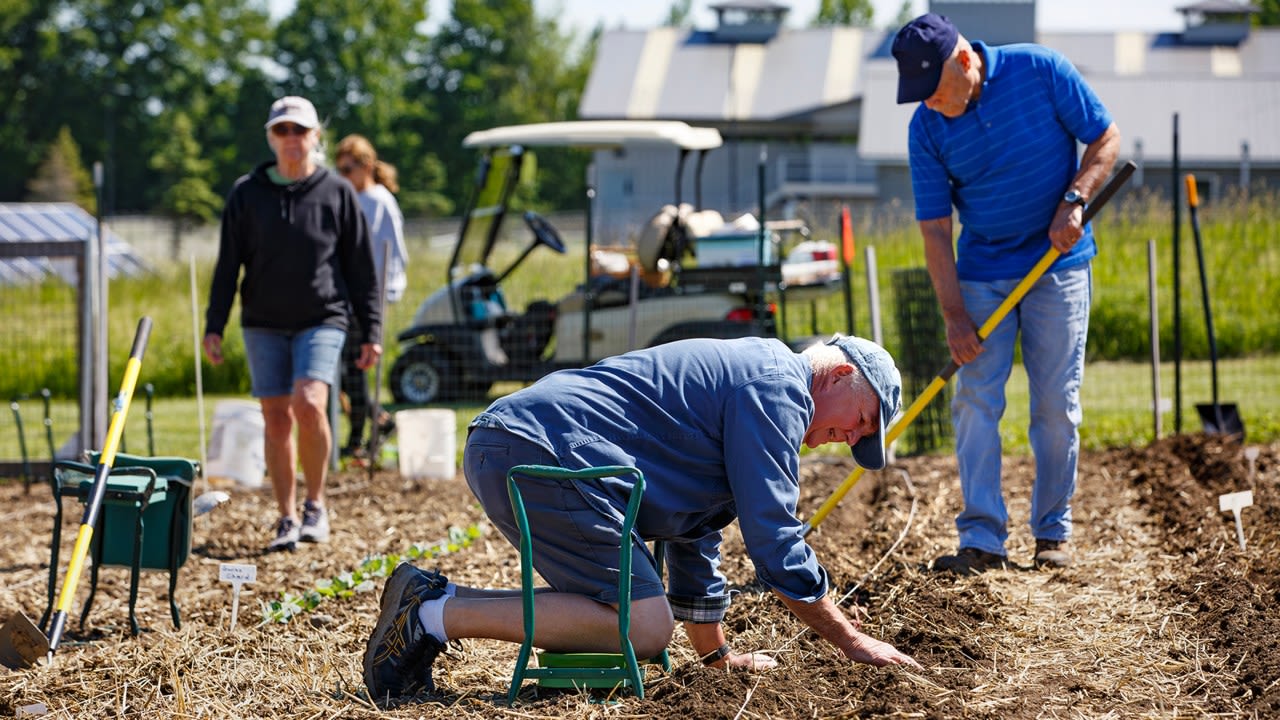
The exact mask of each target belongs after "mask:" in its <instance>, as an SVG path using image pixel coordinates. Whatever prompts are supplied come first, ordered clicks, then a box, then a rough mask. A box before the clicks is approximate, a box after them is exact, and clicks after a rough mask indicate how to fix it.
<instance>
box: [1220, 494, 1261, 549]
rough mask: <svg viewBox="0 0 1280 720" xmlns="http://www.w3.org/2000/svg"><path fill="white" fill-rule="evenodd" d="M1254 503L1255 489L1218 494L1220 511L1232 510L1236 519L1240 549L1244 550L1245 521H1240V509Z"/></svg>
mask: <svg viewBox="0 0 1280 720" xmlns="http://www.w3.org/2000/svg"><path fill="white" fill-rule="evenodd" d="M1251 505H1253V491H1252V490H1245V491H1244V492H1233V493H1227V494H1226V495H1219V496H1218V512H1230V513H1231V514H1232V515H1233V516H1234V517H1235V520H1236V540H1238V541H1239V542H1240V549H1241V550H1244V523H1242V522H1240V511H1241V510H1243V509H1245V508H1247V507H1249V506H1251Z"/></svg>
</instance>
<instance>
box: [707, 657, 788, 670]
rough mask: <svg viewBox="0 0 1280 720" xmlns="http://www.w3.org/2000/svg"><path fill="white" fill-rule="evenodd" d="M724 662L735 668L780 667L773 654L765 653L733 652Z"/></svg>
mask: <svg viewBox="0 0 1280 720" xmlns="http://www.w3.org/2000/svg"><path fill="white" fill-rule="evenodd" d="M724 663H726V664H727V665H728V667H730V668H732V669H734V670H772V669H774V668H776V667H778V661H777V660H774V659H773V656H772V655H765V654H764V653H742V654H738V653H732V654H730V655H729V656H728V657H726V658H725V659H724ZM712 667H716V666H715V665H712Z"/></svg>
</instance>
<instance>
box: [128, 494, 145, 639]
mask: <svg viewBox="0 0 1280 720" xmlns="http://www.w3.org/2000/svg"><path fill="white" fill-rule="evenodd" d="M145 529H146V528H145V527H144V526H143V523H142V511H141V510H139V511H138V523H137V525H135V526H134V532H133V566H132V567H130V568H129V634H131V635H133V637H138V633H140V632H142V628H141V627H139V625H138V613H137V605H138V575H139V574H140V573H141V566H142V537H143V535H142V533H143V531H144V530H145Z"/></svg>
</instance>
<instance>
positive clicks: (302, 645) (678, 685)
mask: <svg viewBox="0 0 1280 720" xmlns="http://www.w3.org/2000/svg"><path fill="white" fill-rule="evenodd" d="M851 469H852V466H851V465H850V464H849V463H848V462H847V461H846V460H844V459H842V458H837V457H832V456H807V457H806V461H805V464H804V466H803V467H802V483H803V487H804V488H805V497H804V499H803V501H802V505H801V510H802V512H803V513H805V516H806V517H807V516H808V515H809V514H811V513H812V512H813V510H815V509H816V508H817V507H818V505H819V504H820V503H821V502H822V501H823V500H825V499H826V498H827V497H828V496H829V495H830V493H831V492H832V491H833V490H834V489H835V488H836V486H837V485H839V483H840V482H841V481H842V480H843V479H844V478H845V477H846V475H847V474H848V472H849V471H850V470H851ZM1033 474H1034V464H1033V462H1032V461H1031V460H1030V459H1029V458H1007V459H1006V462H1005V494H1006V497H1007V498H1008V500H1009V511H1010V528H1011V538H1010V541H1009V546H1008V549H1009V553H1010V559H1011V560H1012V561H1014V563H1016V565H1017V567H1016V568H1015V569H1011V570H1008V571H1001V572H989V573H987V574H984V575H982V576H979V577H975V578H952V577H948V576H938V575H934V574H932V573H930V572H929V571H928V569H927V566H928V563H929V561H930V560H931V559H932V558H933V557H935V556H937V555H939V554H942V553H947V552H952V551H954V549H955V548H954V542H955V530H954V525H953V517H954V515H955V513H956V511H957V509H958V508H959V504H960V494H959V487H958V483H957V482H956V479H955V461H954V459H953V458H950V457H924V458H908V459H904V460H901V461H900V462H899V463H898V464H897V465H896V466H895V468H894V469H890V470H887V471H885V472H880V473H873V474H869V475H868V476H867V477H865V478H864V479H863V480H862V481H861V482H860V483H859V484H858V485H857V486H856V487H855V488H854V490H853V492H851V493H850V494H849V495H848V496H847V497H846V498H845V499H844V501H843V502H842V503H841V505H840V506H839V507H838V508H837V509H836V511H835V512H833V513H832V514H831V515H830V516H829V517H828V518H827V519H826V520H825V521H824V522H823V523H822V524H821V525H820V526H819V527H818V529H817V531H816V532H815V533H814V534H813V535H812V536H811V540H812V543H813V545H814V547H815V549H816V551H817V552H818V555H819V557H820V558H822V560H823V562H824V564H825V565H826V567H827V569H828V571H829V572H830V574H831V577H832V580H833V588H832V593H833V597H834V598H838V599H841V600H842V604H843V606H844V607H846V608H847V609H848V611H849V612H850V613H851V614H855V613H856V614H857V615H859V616H860V617H862V618H863V622H864V629H865V630H866V631H867V632H869V633H871V634H872V635H874V636H877V637H882V638H884V639H886V640H889V641H891V642H893V643H895V644H896V645H897V646H898V647H899V648H902V649H904V650H906V651H908V652H910V653H912V654H913V655H914V656H915V657H916V658H917V659H918V660H919V661H920V662H921V664H922V665H923V666H924V668H925V669H924V671H923V672H919V671H911V670H904V669H890V670H882V669H876V668H871V667H866V666H862V665H851V664H849V663H847V662H845V661H843V660H842V659H841V658H839V657H838V656H837V655H836V653H835V652H834V651H833V649H832V648H831V647H830V646H829V645H827V644H825V643H824V642H822V641H821V640H819V639H818V638H817V637H816V636H815V635H814V634H813V633H811V632H809V631H807V629H806V628H804V627H803V625H801V624H799V623H798V622H797V621H796V620H795V619H794V618H793V617H792V616H791V615H790V614H789V613H788V612H787V611H786V609H785V607H784V606H783V605H782V604H781V603H780V602H779V601H778V600H777V599H776V598H774V597H772V596H771V595H770V594H768V593H766V592H764V590H763V588H762V586H760V585H759V584H758V583H756V582H755V580H754V574H753V572H752V569H751V565H750V562H749V561H748V560H747V559H746V557H745V554H744V552H743V549H742V545H741V542H740V540H739V539H738V538H737V537H736V535H735V534H734V532H733V530H732V529H731V531H730V538H729V541H728V543H727V547H726V559H725V563H724V566H723V569H724V570H725V572H726V574H727V576H728V577H729V578H730V580H731V581H732V582H733V583H735V589H736V590H737V591H738V592H737V595H736V599H735V603H734V605H733V607H732V609H731V610H730V613H729V616H728V618H727V621H726V624H727V627H728V629H729V632H730V636H731V641H732V642H733V644H734V645H735V647H737V648H739V649H748V648H751V649H759V650H765V651H771V652H774V653H776V655H777V657H778V659H779V660H780V663H781V666H780V667H779V668H778V669H776V670H774V671H770V672H763V673H742V672H724V671H716V670H712V669H708V668H704V667H702V666H701V665H700V664H699V663H697V661H696V658H695V657H694V656H693V653H692V651H691V650H689V649H688V646H687V644H686V643H685V642H684V639H683V636H682V632H681V631H680V630H677V637H676V640H675V642H674V643H673V644H672V661H673V668H672V671H671V672H670V673H662V672H660V671H658V670H656V669H649V670H648V671H647V681H646V685H645V698H644V699H643V700H640V699H637V698H635V697H634V696H632V695H630V694H626V695H620V696H615V697H613V698H608V697H606V696H605V695H603V694H600V693H596V694H594V695H592V694H580V693H572V692H557V691H547V690H538V689H537V688H536V687H535V686H534V685H533V684H532V683H530V684H528V685H526V687H525V689H524V690H523V691H522V692H521V695H520V700H519V702H518V703H517V704H516V706H515V707H514V708H508V707H507V706H506V705H505V697H506V692H507V688H508V684H509V682H510V678H511V671H512V666H513V663H514V660H515V655H516V647H515V646H513V645H507V644H503V643H498V642H493V641H478V640H468V641H465V642H464V643H463V645H462V647H461V649H454V650H452V651H451V654H450V655H449V656H448V657H443V658H441V659H440V661H438V662H437V664H436V680H437V683H438V685H439V692H438V694H437V695H435V696H433V697H429V698H417V699H414V700H410V701H405V702H401V703H395V704H393V706H392V707H389V708H388V707H379V706H377V705H375V704H374V703H372V702H370V700H369V699H368V697H367V695H366V694H365V692H364V689H363V687H362V684H361V678H360V675H361V662H360V661H361V653H362V651H363V649H364V644H365V640H366V639H367V637H368V634H369V631H370V629H371V627H372V623H373V619H374V617H375V615H376V612H377V600H378V590H379V589H380V584H381V583H380V582H378V583H376V584H375V587H374V588H373V589H372V590H370V591H366V592H359V593H356V594H355V595H354V596H353V597H351V598H348V599H343V600H330V601H327V602H324V603H322V604H321V605H320V606H319V607H317V608H315V609H314V610H312V611H310V612H307V613H304V614H302V615H300V616H297V617H295V618H293V619H292V620H290V621H288V622H286V623H272V624H261V619H262V610H261V607H262V604H263V603H266V602H269V601H272V600H278V599H280V598H281V597H282V594H283V593H292V594H298V593H301V592H304V591H306V590H308V589H311V588H314V587H316V586H317V585H318V584H319V583H321V581H323V580H326V579H330V578H334V577H339V576H341V575H342V574H343V573H348V572H351V571H352V570H354V569H356V568H358V567H359V566H360V564H361V561H362V560H363V559H364V558H365V557H367V556H369V555H374V554H388V553H403V552H405V550H406V549H407V548H408V547H409V546H410V545H411V544H413V543H432V542H436V541H439V540H442V539H444V538H446V537H447V535H448V528H450V527H451V526H455V527H468V526H471V525H477V524H478V525H479V526H480V527H481V528H483V529H485V530H486V532H485V534H484V535H482V536H481V538H480V539H479V540H478V541H477V542H476V543H475V544H473V545H472V546H470V547H466V548H462V549H459V550H457V551H456V552H453V553H449V554H445V555H442V556H439V557H437V558H435V559H434V560H431V561H429V562H423V563H422V564H424V565H430V566H439V567H440V568H441V569H442V570H443V571H444V572H446V573H447V574H448V575H449V577H450V579H452V580H455V581H457V582H459V583H461V584H468V585H482V586H500V587H515V586H516V585H517V584H518V581H519V564H518V558H517V554H516V552H515V551H514V550H513V549H512V548H511V547H509V546H508V545H507V544H506V542H505V541H504V540H502V538H501V537H500V536H498V535H497V534H496V533H494V532H492V530H490V529H488V528H487V526H486V525H485V523H484V520H483V517H482V515H481V513H480V512H479V511H478V509H477V507H476V506H475V505H474V503H473V501H472V499H471V496H470V494H469V492H468V491H467V489H466V485H465V484H464V483H463V482H461V481H460V480H459V481H407V480H404V479H402V478H400V477H399V476H398V475H396V474H394V473H390V472H381V473H378V474H377V475H376V476H375V477H374V478H373V479H372V480H370V479H369V478H367V477H366V475H365V474H364V472H363V471H350V472H343V473H340V474H338V475H337V476H336V477H334V478H333V481H332V484H331V492H330V505H331V507H332V508H333V518H332V519H333V526H334V541H333V542H332V543H330V544H329V545H327V546H322V547H314V546H304V547H303V548H302V549H300V550H299V551H298V552H296V553H292V554H278V555H262V554H260V553H259V550H260V547H261V545H262V544H263V543H264V541H265V540H266V538H267V537H268V532H269V525H270V523H271V521H272V520H273V519H274V517H273V515H274V512H273V510H272V506H273V502H272V501H271V499H270V497H269V494H268V493H267V492H266V491H262V492H244V491H241V492H238V493H236V495H235V497H234V498H233V500H232V502H230V503H227V504H226V505H223V506H221V507H219V508H218V509H216V510H215V511H214V512H212V513H210V514H209V515H208V516H205V517H203V518H199V519H197V521H196V527H195V549H194V551H193V555H192V557H191V559H190V560H189V561H188V563H187V564H186V566H185V567H184V568H183V569H182V573H181V581H180V583H179V592H178V601H179V604H180V605H181V607H182V619H183V623H182V629H181V630H175V629H174V628H173V627H172V625H171V624H170V622H169V618H168V609H167V604H166V603H165V602H164V593H165V588H166V579H165V577H164V575H162V574H147V575H146V576H145V577H144V578H143V583H142V590H141V593H140V599H139V602H138V613H139V619H140V621H141V623H142V625H143V627H144V631H143V634H142V635H141V636H140V637H138V638H131V637H129V635H128V632H127V622H126V617H127V606H126V599H127V592H128V577H127V575H128V573H127V571H124V570H120V569H115V568H107V569H104V570H103V571H102V579H101V581H100V587H99V591H98V597H97V599H96V601H95V605H94V608H93V612H92V614H91V615H90V617H89V622H88V623H87V625H86V628H85V631H84V632H80V631H79V629H78V626H77V624H76V623H75V619H76V618H77V617H78V609H79V607H80V604H79V602H78V603H77V605H76V608H77V610H76V613H77V615H76V616H73V618H72V622H71V623H69V628H70V629H71V630H72V632H71V633H70V634H69V637H68V639H67V641H66V642H65V643H64V645H63V647H62V648H61V649H60V650H59V651H58V654H57V656H56V658H55V662H54V664H53V665H52V666H48V667H46V666H40V667H36V668H32V669H28V670H22V671H9V670H4V669H0V717H11V716H13V715H15V714H16V713H17V712H18V711H19V709H21V708H24V707H27V706H31V705H36V704H43V705H44V706H45V707H46V708H47V710H48V716H50V717H74V718H101V717H112V718H153V717H178V718H286V717H287V718H363V717H375V716H378V717H399V718H450V719H455V718H494V717H518V718H530V717H565V718H597V717H659V718H681V719H682V720H699V719H701V718H774V717H796V718H798V717H850V716H853V717H918V718H960V717H963V718H1033V717H1034V718H1043V717H1064V718H1065V717H1071V718H1079V717H1086V718H1144V717H1147V718H1172V717H1208V716H1213V717H1241V718H1252V717H1276V716H1280V650H1277V648H1278V647H1280V611H1278V610H1280V608H1278V607H1277V606H1280V591H1278V590H1277V588H1280V561H1278V560H1277V558H1280V552H1277V551H1278V550H1280V548H1278V547H1277V545H1280V492H1278V491H1280V445H1271V446H1268V447H1264V448H1262V450H1261V454H1260V456H1259V457H1258V459H1257V462H1256V474H1255V477H1254V478H1253V479H1252V481H1251V479H1250V475H1249V472H1248V465H1247V463H1246V460H1245V457H1244V454H1243V451H1242V448H1241V447H1240V446H1239V445H1236V444H1231V443H1223V442H1221V441H1219V440H1217V439H1215V438H1208V437H1205V436H1200V435H1197V436H1182V437H1178V438H1172V439H1167V440H1164V441H1160V442H1157V443H1155V444H1153V445H1151V446H1148V447H1144V448H1133V449H1120V450H1113V451H1109V452H1104V453H1097V454H1089V455H1086V456H1085V457H1083V458H1082V459H1081V467H1080V487H1079V489H1078V492H1077V496H1076V498H1077V500H1076V503H1075V519H1076V536H1075V539H1074V543H1075V552H1076V558H1077V565H1076V566H1075V567H1072V568H1070V569H1067V570H1064V571H1057V572H1048V571H1044V572H1041V571H1036V570H1033V569H1031V568H1030V559H1031V552H1032V546H1033V540H1032V538H1030V537H1029V535H1028V532H1027V530H1026V524H1025V522H1026V517H1027V513H1028V507H1029V497H1028V496H1029V489H1030V479H1031V477H1032V476H1033ZM1245 489H1252V490H1253V493H1254V507H1251V508H1248V509H1246V510H1245V511H1244V522H1245V530H1246V537H1247V542H1248V548H1247V550H1245V551H1243V552H1242V551H1241V550H1240V549H1239V546H1238V544H1237V541H1236V537H1235V526H1234V523H1233V521H1232V518H1231V515H1230V514H1229V513H1220V512H1218V503H1217V495H1218V494H1220V493H1224V492H1233V491H1236V490H1245ZM68 515H71V516H74V517H68V518H67V520H66V522H67V527H66V528H65V529H64V534H63V537H64V539H67V542H68V547H67V548H64V552H63V555H62V557H63V560H62V563H63V564H64V565H65V563H66V558H67V557H68V556H69V551H70V548H69V542H70V540H69V538H71V537H72V536H73V535H74V531H75V526H76V524H77V523H78V520H79V509H78V508H73V509H71V511H70V512H68ZM52 522H53V503H52V501H51V500H50V498H49V497H48V492H47V489H44V488H36V489H34V490H33V492H32V494H31V495H30V496H24V495H23V493H22V487H21V483H6V484H3V485H0V525H3V527H4V528H5V541H4V543H3V544H0V568H2V569H3V582H2V583H0V619H3V618H6V617H7V616H8V615H9V614H11V613H13V612H15V611H19V610H21V611H24V612H26V614H27V615H28V616H33V617H35V618H38V617H39V615H40V612H41V611H42V610H43V609H44V605H45V600H46V597H45V592H46V583H47V579H48V571H49V568H48V561H49V552H48V541H49V533H50V527H51V524H52ZM221 562H233V563H251V564H254V565H256V566H257V573H258V574H257V582H256V583H255V584H252V585H245V586H244V587H243V591H242V594H241V598H240V614H239V623H238V627H237V628H236V629H234V630H232V629H230V628H229V627H228V625H229V620H230V612H231V589H230V586H229V585H226V584H224V583H220V582H218V564H219V563H221ZM61 570H65V567H64V568H62V569H61ZM87 578H88V573H87V571H86V573H85V576H84V579H83V580H82V582H81V583H80V593H79V597H80V598H83V597H84V596H85V595H86V594H87ZM613 701H616V702H613Z"/></svg>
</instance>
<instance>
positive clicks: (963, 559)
mask: <svg viewBox="0 0 1280 720" xmlns="http://www.w3.org/2000/svg"><path fill="white" fill-rule="evenodd" d="M1008 562H1009V559H1008V558H1007V557H1006V556H1004V555H997V554H995V553H989V552H986V551H984V550H979V549H978V548H971V547H967V548H960V552H958V553H956V554H955V555H943V556H942V557H940V558H938V559H936V560H934V561H933V569H934V571H935V572H951V573H955V574H957V575H977V574H978V573H981V572H985V571H987V570H1004V569H1005V568H1007V567H1008Z"/></svg>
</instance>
